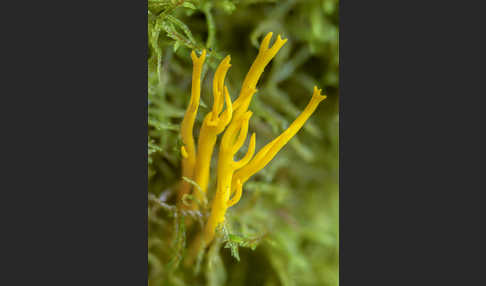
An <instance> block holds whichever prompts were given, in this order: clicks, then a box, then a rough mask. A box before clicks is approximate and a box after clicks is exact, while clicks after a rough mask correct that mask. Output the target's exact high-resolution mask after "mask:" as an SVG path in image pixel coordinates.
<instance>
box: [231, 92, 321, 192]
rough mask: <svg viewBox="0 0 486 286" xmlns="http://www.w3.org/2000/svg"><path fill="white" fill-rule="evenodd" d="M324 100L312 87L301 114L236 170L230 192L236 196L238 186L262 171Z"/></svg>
mask: <svg viewBox="0 0 486 286" xmlns="http://www.w3.org/2000/svg"><path fill="white" fill-rule="evenodd" d="M325 98H326V96H325V95H321V90H320V89H318V88H317V87H316V86H315V87H314V93H313V95H312V98H311V100H310V101H309V103H308V104H307V106H306V108H305V109H304V111H302V113H301V114H300V115H299V116H298V117H297V118H296V119H295V120H294V122H292V124H291V125H290V126H289V127H288V128H287V129H286V130H285V131H284V132H283V133H282V134H280V136H278V137H277V138H275V139H274V140H272V141H271V142H270V143H268V144H267V145H265V146H264V147H263V148H262V149H261V150H260V151H259V152H258V153H257V154H256V155H255V157H254V158H253V159H252V160H251V161H250V162H249V163H248V164H247V165H245V166H244V167H242V168H241V169H240V170H238V171H237V172H236V173H235V175H234V177H233V189H232V192H235V193H236V194H238V191H239V192H240V194H239V195H240V196H241V189H240V190H239V188H240V187H239V185H242V184H244V183H245V182H246V181H247V180H248V179H249V178H250V177H251V176H253V175H254V174H256V173H257V172H258V171H260V170H261V169H263V168H264V167H265V166H266V165H267V164H268V163H269V162H270V161H271V160H272V159H273V158H274V157H275V155H277V153H278V152H279V151H280V150H281V149H282V148H283V147H284V146H285V144H287V142H289V140H290V139H291V138H292V137H294V136H295V134H297V132H298V131H299V130H300V129H301V128H302V126H303V125H304V123H305V122H306V121H307V120H308V119H309V117H310V116H311V115H312V113H313V112H314V111H315V110H316V108H317V106H318V105H319V103H320V102H321V101H322V100H324V99H325Z"/></svg>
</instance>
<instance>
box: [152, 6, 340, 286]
mask: <svg viewBox="0 0 486 286" xmlns="http://www.w3.org/2000/svg"><path fill="white" fill-rule="evenodd" d="M338 15H339V11H338V1H337V0H321V1H318V0H241V1H231V0H216V1H210V0H207V1H203V0H199V1H197V0H191V1H184V0H149V1H148V59H147V60H148V125H149V132H148V176H149V178H148V179H149V189H148V196H149V207H148V218H149V220H148V221H149V229H148V236H149V240H148V259H149V261H148V267H149V285H151V286H158V285H191V286H194V285H215V286H216V285H233V286H238V285H252V286H253V285H255V286H257V285H285V286H287V285H338V264H339V263H338V262H339V261H338V257H339V255H338V254H339V251H338V249H339V244H338V241H339V240H338V205H339V204H338V198H339V194H338V169H339V166H338V163H339V161H338V146H339V142H338V134H339V133H338V132H339V128H338V126H339V119H338V78H339V77H338V70H339V56H338V48H339V47H338V21H339V17H338ZM270 31H271V32H274V38H275V36H276V35H277V34H282V37H283V38H287V39H288V42H287V43H286V44H285V45H284V47H283V48H282V49H281V50H280V52H279V54H278V55H277V57H276V58H275V59H274V60H273V61H272V62H271V63H270V65H269V66H268V67H267V68H266V70H265V72H264V74H263V76H262V78H261V79H260V81H259V84H258V86H257V88H258V92H257V93H256V95H255V97H254V99H253V101H252V104H251V106H250V110H252V111H253V112H254V116H253V117H252V120H251V123H250V132H253V131H255V132H256V133H257V150H258V149H259V148H261V147H262V146H263V145H264V144H266V143H268V142H269V141H270V140H271V139H273V138H275V137H276V136H278V135H279V134H280V133H281V132H282V131H283V130H284V129H285V128H286V127H287V126H288V125H289V124H290V122H292V120H293V119H294V118H295V117H296V116H297V115H298V114H299V112H300V110H302V109H303V108H304V106H305V105H306V104H307V102H308V101H309V100H310V98H311V95H312V89H313V86H314V85H317V86H319V87H320V88H322V89H323V93H324V94H327V95H328V99H326V100H325V101H323V102H322V103H321V105H320V106H319V107H318V109H317V111H316V113H315V114H314V115H313V116H312V117H311V119H310V120H309V122H307V123H306V125H305V127H304V129H303V130H301V131H300V132H299V133H298V134H297V136H296V137H295V138H293V139H292V140H291V141H290V142H289V145H288V146H286V147H284V149H283V150H282V151H281V152H280V153H279V154H278V155H277V156H276V157H275V159H274V160H273V161H272V162H271V163H270V164H269V165H268V166H267V167H266V168H265V169H263V170H262V171H261V172H260V173H258V174H257V175H255V176H254V177H253V178H252V179H250V181H248V182H247V183H246V184H245V186H244V192H243V196H242V199H241V201H240V202H239V203H238V204H237V205H235V206H234V207H232V208H230V209H229V211H228V213H227V216H226V224H225V226H224V227H223V228H221V229H220V231H219V232H218V236H217V237H216V239H215V241H214V242H213V244H212V245H211V246H210V247H209V249H207V250H206V252H205V253H201V254H200V255H199V257H198V259H197V260H196V261H194V262H193V263H192V264H190V265H185V264H184V259H185V257H186V256H187V248H188V246H189V245H190V243H191V241H192V239H193V238H194V236H195V234H196V233H198V232H199V231H200V230H201V228H202V225H203V223H204V221H205V219H206V218H207V213H206V212H204V211H202V212H198V211H181V210H178V209H177V208H176V206H175V197H176V196H175V195H176V192H177V187H178V184H179V182H180V181H181V180H182V178H181V175H180V171H181V166H180V165H181V155H180V146H181V139H180V135H179V124H180V122H181V120H182V117H183V115H184V112H185V108H186V106H187V104H188V102H189V98H190V87H191V76H192V62H191V59H190V51H191V50H193V49H194V50H196V51H198V52H200V51H201V50H202V49H204V48H205V49H207V50H208V51H209V52H208V56H207V59H206V63H205V67H204V70H203V82H202V96H201V106H200V108H199V112H198V117H197V120H196V126H195V138H197V134H198V130H199V126H200V124H201V122H202V118H203V116H204V115H205V114H206V113H207V112H208V110H209V109H210V107H211V105H212V93H211V88H212V78H213V74H214V71H215V68H216V67H217V65H218V64H219V61H220V60H221V59H222V58H223V57H224V56H226V55H228V54H230V55H231V64H232V67H231V68H230V70H229V73H228V76H227V78H226V84H227V85H228V88H229V90H230V93H231V95H232V99H233V100H234V99H235V98H236V97H237V95H238V92H239V89H240V85H241V83H242V81H243V78H244V76H245V74H246V72H247V71H248V69H249V67H250V65H251V63H252V62H253V60H254V59H255V57H256V54H257V52H258V46H259V42H260V41H261V39H262V37H263V36H264V35H265V34H266V33H267V32H270ZM216 148H218V147H216ZM243 149H245V148H243ZM216 150H217V149H216ZM242 151H243V152H244V151H246V150H242ZM215 155H217V151H216V152H215ZM212 163H213V165H212V166H213V167H215V163H216V158H214V160H213V162H212ZM212 174H215V168H213V169H212ZM213 177H214V176H213ZM212 180H213V182H212V183H211V185H210V188H209V190H210V194H209V197H210V199H211V190H213V189H214V178H212ZM191 221H192V223H191Z"/></svg>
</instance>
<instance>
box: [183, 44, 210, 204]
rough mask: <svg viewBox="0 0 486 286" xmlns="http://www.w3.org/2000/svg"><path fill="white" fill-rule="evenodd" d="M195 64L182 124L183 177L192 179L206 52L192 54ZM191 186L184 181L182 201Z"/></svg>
mask: <svg viewBox="0 0 486 286" xmlns="http://www.w3.org/2000/svg"><path fill="white" fill-rule="evenodd" d="M191 58H192V62H193V70H192V88H191V99H190V101H189V106H188V107H187V110H186V113H185V114H184V119H183V120H182V124H181V137H182V144H183V146H182V147H181V153H182V157H183V159H182V176H184V177H187V178H192V176H193V174H194V166H195V165H196V146H195V143H194V137H193V127H194V121H195V120H196V115H197V109H198V107H199V98H200V97H201V72H202V66H203V64H204V60H205V59H206V50H203V52H202V54H201V56H200V57H199V58H198V57H197V55H196V53H195V52H194V51H193V52H192V53H191ZM190 189H191V185H190V184H189V183H188V182H186V181H182V183H181V189H180V191H179V196H180V199H182V196H183V195H185V194H187V193H189V191H190Z"/></svg>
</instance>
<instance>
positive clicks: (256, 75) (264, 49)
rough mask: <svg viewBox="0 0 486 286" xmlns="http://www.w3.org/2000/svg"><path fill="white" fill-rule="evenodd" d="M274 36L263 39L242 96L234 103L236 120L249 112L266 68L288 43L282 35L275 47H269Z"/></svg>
mask: <svg viewBox="0 0 486 286" xmlns="http://www.w3.org/2000/svg"><path fill="white" fill-rule="evenodd" d="M272 35H273V33H272V32H270V33H268V34H267V35H266V36H265V38H263V41H262V43H261V45H260V50H259V51H258V55H257V57H256V59H255V61H254V62H253V64H252V65H251V67H250V70H249V71H248V73H247V74H246V77H245V79H244V81H243V85H242V86H241V91H240V95H239V96H238V98H237V99H236V100H235V102H234V103H233V109H234V110H235V113H234V114H233V117H235V118H238V117H240V116H242V115H243V114H244V113H245V112H246V111H247V110H248V106H249V105H250V102H251V99H252V97H253V94H254V93H255V92H256V91H257V90H256V84H257V83H258V80H259V79H260V76H261V75H262V73H263V71H264V70H265V67H266V66H267V65H268V63H269V62H270V61H271V60H272V59H273V58H274V57H275V55H276V54H277V53H278V51H279V50H280V48H282V46H283V45H284V44H285V43H286V42H287V39H282V38H281V37H280V35H278V37H277V40H276V41H275V43H274V44H273V46H272V47H269V44H270V40H271V39H272Z"/></svg>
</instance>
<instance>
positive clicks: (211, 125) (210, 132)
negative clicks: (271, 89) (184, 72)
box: [194, 56, 233, 201]
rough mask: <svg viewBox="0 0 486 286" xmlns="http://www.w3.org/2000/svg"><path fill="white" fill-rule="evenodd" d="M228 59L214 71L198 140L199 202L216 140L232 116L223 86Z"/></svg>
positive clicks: (206, 185) (196, 179) (227, 95)
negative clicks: (209, 106) (209, 103)
mask: <svg viewBox="0 0 486 286" xmlns="http://www.w3.org/2000/svg"><path fill="white" fill-rule="evenodd" d="M230 59H231V58H230V56H227V57H226V58H225V59H224V60H223V61H222V62H221V63H220V64H219V66H218V68H217V69H216V73H215V75H214V80H213V97H214V103H213V109H212V111H211V112H209V113H208V114H207V115H206V117H205V118H204V121H203V124H202V127H201V132H200V135H199V139H198V144H197V146H198V147H197V157H196V167H195V170H194V181H195V182H196V183H197V184H198V185H199V186H200V187H201V191H202V193H200V192H196V193H195V195H196V198H198V200H199V201H203V200H204V199H205V195H206V192H207V188H208V183H209V173H210V170H209V169H210V165H211V158H212V155H213V150H214V145H215V144H216V139H217V137H218V135H219V134H220V133H221V132H223V130H224V128H225V127H226V125H228V123H229V122H230V121H231V117H232V114H233V108H232V104H231V98H230V95H229V92H228V88H227V87H226V86H225V85H224V79H225V76H226V73H227V71H228V69H229V68H230V66H231V65H230V63H229V62H230ZM223 94H224V95H223ZM223 97H224V100H225V101H226V110H225V111H224V112H223V113H222V114H220V113H221V111H222V110H223Z"/></svg>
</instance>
